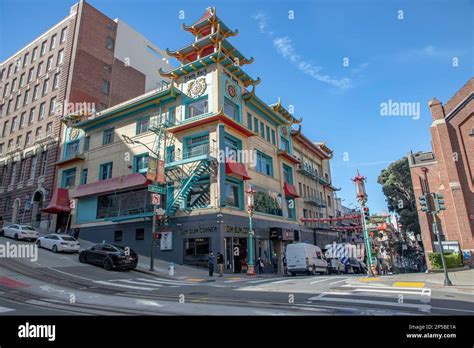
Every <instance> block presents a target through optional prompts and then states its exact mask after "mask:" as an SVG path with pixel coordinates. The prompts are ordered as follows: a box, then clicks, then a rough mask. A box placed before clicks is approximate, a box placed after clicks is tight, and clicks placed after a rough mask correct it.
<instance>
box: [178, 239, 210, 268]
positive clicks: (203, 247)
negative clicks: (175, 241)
mask: <svg viewBox="0 0 474 348" xmlns="http://www.w3.org/2000/svg"><path fill="white" fill-rule="evenodd" d="M184 248H185V250H186V251H185V256H184V262H185V263H187V264H192V265H196V266H202V267H205V266H206V265H207V256H208V254H209V251H210V238H208V237H207V238H187V239H185V240H184Z"/></svg>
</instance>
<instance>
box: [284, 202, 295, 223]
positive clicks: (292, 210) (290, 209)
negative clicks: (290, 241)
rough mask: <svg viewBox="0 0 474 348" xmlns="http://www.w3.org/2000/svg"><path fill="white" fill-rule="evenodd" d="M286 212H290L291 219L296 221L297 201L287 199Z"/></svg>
mask: <svg viewBox="0 0 474 348" xmlns="http://www.w3.org/2000/svg"><path fill="white" fill-rule="evenodd" d="M286 210H287V211H288V218H289V219H292V220H294V219H296V209H295V199H294V198H287V199H286Z"/></svg>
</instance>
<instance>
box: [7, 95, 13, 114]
mask: <svg viewBox="0 0 474 348" xmlns="http://www.w3.org/2000/svg"><path fill="white" fill-rule="evenodd" d="M11 108H12V101H11V99H10V100H9V101H8V104H7V113H6V115H7V116H8V115H9V114H10V111H11Z"/></svg>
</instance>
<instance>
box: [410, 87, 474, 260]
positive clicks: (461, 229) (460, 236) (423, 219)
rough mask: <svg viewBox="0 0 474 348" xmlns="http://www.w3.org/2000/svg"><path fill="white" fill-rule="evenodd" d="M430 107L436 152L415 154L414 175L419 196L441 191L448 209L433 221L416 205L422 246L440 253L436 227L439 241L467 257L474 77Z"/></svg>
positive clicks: (471, 232)
mask: <svg viewBox="0 0 474 348" xmlns="http://www.w3.org/2000/svg"><path fill="white" fill-rule="evenodd" d="M429 107H430V111H431V115H432V118H433V122H432V124H431V128H430V131H431V144H432V151H427V152H416V153H411V154H410V155H409V158H408V160H409V163H410V173H411V179H412V183H413V189H414V192H415V197H419V196H421V195H424V194H426V193H430V192H436V193H441V194H443V195H444V202H445V207H446V210H443V211H441V212H440V213H439V214H437V216H436V221H433V218H432V216H430V215H428V214H426V213H425V212H422V211H421V207H420V206H418V208H419V210H418V218H419V222H420V228H421V236H422V240H423V245H424V248H425V252H427V253H430V252H432V251H435V250H438V248H436V247H435V242H436V243H437V242H438V241H437V237H436V235H435V234H434V231H433V223H436V224H437V226H438V229H439V231H440V234H441V240H442V241H445V242H449V244H451V247H450V249H451V250H453V247H454V246H457V249H458V250H459V251H461V252H463V253H464V254H465V256H466V259H467V258H468V257H469V255H472V253H473V251H474V174H473V173H474V116H473V115H474V79H472V78H471V79H470V80H469V81H468V82H467V83H466V84H465V85H464V86H463V87H462V88H461V89H460V90H459V91H457V92H456V93H455V94H454V95H453V97H452V98H451V99H450V100H448V102H446V103H445V104H443V103H441V102H440V101H439V100H438V99H436V98H434V99H433V100H431V101H430V103H429ZM417 200H418V198H417ZM418 204H419V202H418ZM427 260H428V258H427ZM470 260H471V262H472V256H470Z"/></svg>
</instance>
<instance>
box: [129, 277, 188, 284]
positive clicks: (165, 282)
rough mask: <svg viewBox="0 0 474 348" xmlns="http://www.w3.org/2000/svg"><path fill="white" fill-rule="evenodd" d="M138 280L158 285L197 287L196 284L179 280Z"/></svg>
mask: <svg viewBox="0 0 474 348" xmlns="http://www.w3.org/2000/svg"><path fill="white" fill-rule="evenodd" d="M137 280H140V281H144V282H150V283H157V284H170V285H196V283H188V282H183V281H179V280H168V279H146V278H137Z"/></svg>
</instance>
